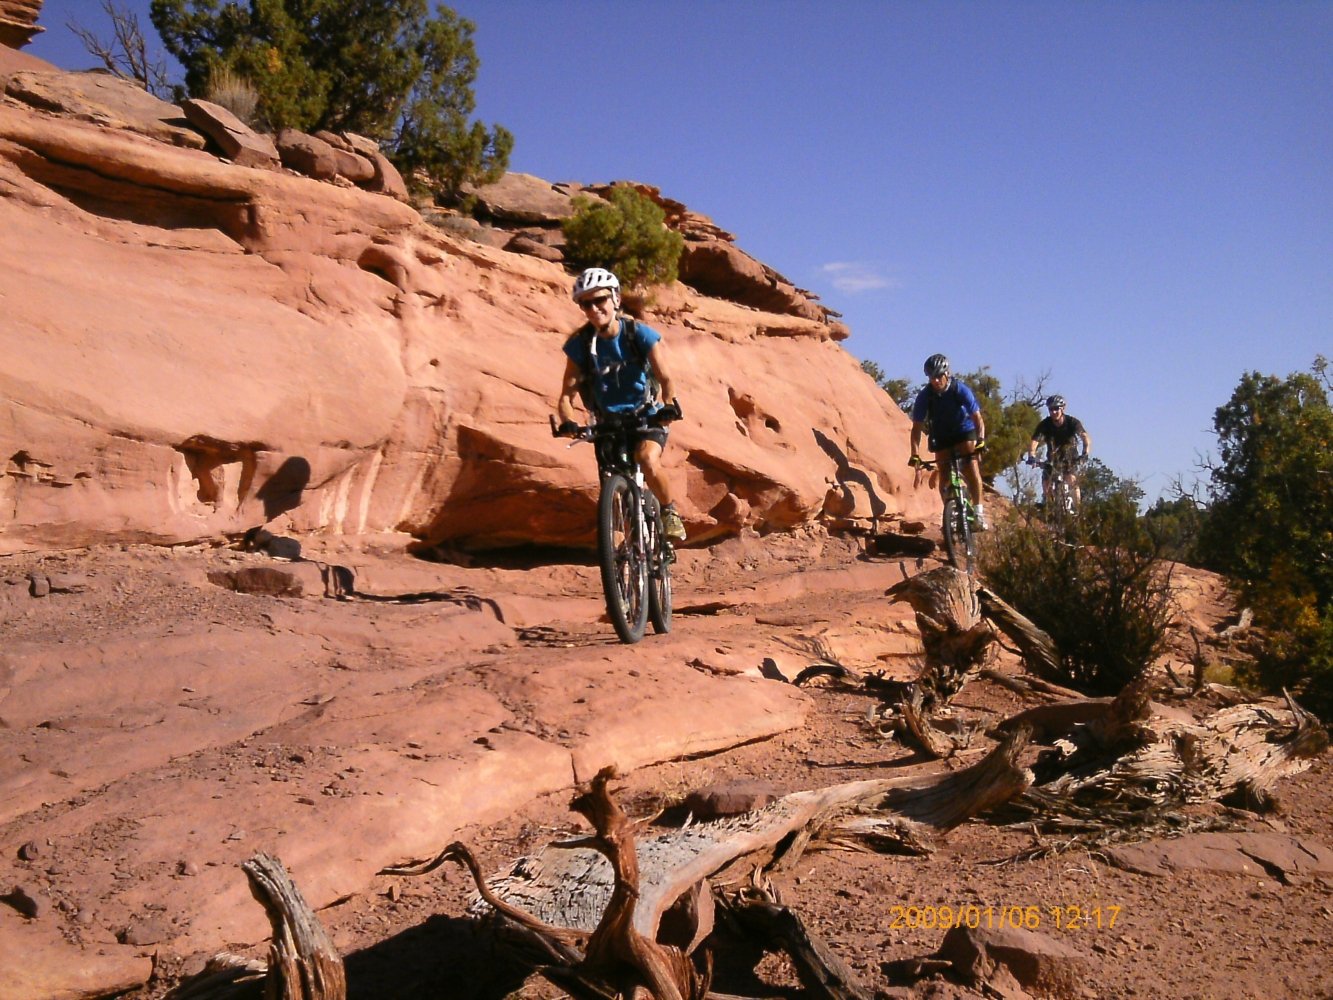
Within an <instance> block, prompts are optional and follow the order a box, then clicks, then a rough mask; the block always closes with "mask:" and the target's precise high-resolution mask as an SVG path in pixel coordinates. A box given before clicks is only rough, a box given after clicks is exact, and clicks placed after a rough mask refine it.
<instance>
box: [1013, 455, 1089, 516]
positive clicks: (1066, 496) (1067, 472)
mask: <svg viewBox="0 0 1333 1000" xmlns="http://www.w3.org/2000/svg"><path fill="white" fill-rule="evenodd" d="M1027 463H1028V464H1029V465H1035V466H1037V467H1038V468H1040V469H1041V470H1042V481H1043V487H1045V485H1046V484H1049V486H1050V488H1049V489H1044V492H1045V494H1046V502H1045V507H1044V510H1045V514H1046V520H1047V521H1049V522H1050V523H1051V524H1054V525H1062V524H1068V523H1070V522H1072V521H1073V520H1074V518H1075V517H1077V516H1078V492H1077V490H1076V489H1075V485H1074V483H1073V482H1072V481H1071V480H1072V478H1073V477H1074V476H1076V475H1078V472H1079V470H1080V469H1081V468H1082V467H1083V459H1082V458H1068V457H1064V456H1062V455H1061V454H1060V453H1059V452H1056V453H1055V455H1054V456H1050V457H1048V458H1047V460H1046V461H1044V462H1043V461H1039V460H1037V459H1035V458H1030V459H1028V460H1027Z"/></svg>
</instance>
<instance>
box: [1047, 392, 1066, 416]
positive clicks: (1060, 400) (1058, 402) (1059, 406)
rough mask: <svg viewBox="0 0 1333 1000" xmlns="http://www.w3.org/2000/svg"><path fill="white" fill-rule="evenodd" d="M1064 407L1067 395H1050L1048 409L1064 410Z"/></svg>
mask: <svg viewBox="0 0 1333 1000" xmlns="http://www.w3.org/2000/svg"><path fill="white" fill-rule="evenodd" d="M1064 408H1065V397H1064V396H1061V395H1059V394H1058V393H1057V394H1056V395H1054V396H1051V397H1049V398H1048V399H1047V400H1046V409H1048V410H1050V411H1052V412H1054V411H1056V410H1063V409H1064Z"/></svg>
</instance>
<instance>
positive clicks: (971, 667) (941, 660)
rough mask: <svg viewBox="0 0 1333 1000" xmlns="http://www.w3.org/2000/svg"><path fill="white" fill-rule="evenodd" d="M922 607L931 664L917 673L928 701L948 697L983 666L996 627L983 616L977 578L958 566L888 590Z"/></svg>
mask: <svg viewBox="0 0 1333 1000" xmlns="http://www.w3.org/2000/svg"><path fill="white" fill-rule="evenodd" d="M885 595H886V596H887V597H890V598H892V599H893V600H894V601H906V602H907V603H908V604H910V605H911V607H912V610H913V611H914V612H916V625H917V629H918V630H920V632H921V646H922V649H923V650H924V651H925V658H926V664H925V669H924V670H923V671H922V673H921V674H920V676H918V677H917V678H916V683H917V684H919V685H920V686H921V687H922V688H923V689H924V691H925V693H926V699H927V701H928V702H930V701H934V702H938V703H944V702H947V701H948V700H949V699H950V698H952V697H953V696H954V695H955V694H957V693H958V691H959V690H960V689H961V688H962V687H963V685H964V684H966V683H967V681H968V680H969V679H970V678H971V677H972V676H974V675H975V674H976V672H977V671H978V670H980V669H981V666H982V664H983V663H984V662H985V661H986V658H987V656H988V655H989V654H990V651H991V645H992V644H993V643H994V642H995V631H994V629H992V628H991V626H990V624H989V623H988V622H987V621H986V620H985V619H984V618H982V616H981V610H982V609H981V602H980V600H979V598H978V596H977V587H976V583H975V581H974V580H973V578H972V577H971V576H970V575H968V574H967V573H963V572H960V571H959V570H957V569H954V568H953V567H952V566H940V567H938V568H936V569H932V570H928V571H927V572H925V573H918V574H917V575H916V576H912V577H908V578H907V579H906V580H903V581H902V582H901V583H896V584H894V585H893V586H892V587H890V588H889V589H888V590H886V591H885Z"/></svg>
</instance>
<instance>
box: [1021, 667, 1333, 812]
mask: <svg viewBox="0 0 1333 1000" xmlns="http://www.w3.org/2000/svg"><path fill="white" fill-rule="evenodd" d="M1147 694H1148V691H1147V684H1146V682H1142V681H1141V682H1136V683H1135V684H1131V685H1129V686H1128V687H1126V689H1125V690H1124V691H1122V692H1121V693H1120V695H1118V696H1117V697H1116V698H1114V699H1113V700H1110V701H1106V700H1104V699H1099V700H1089V701H1087V702H1072V703H1064V704H1061V705H1049V706H1041V707H1040V708H1038V709H1030V710H1028V711H1026V712H1022V713H1019V715H1017V716H1014V717H1012V718H1011V719H1009V720H1007V721H1006V722H1004V723H1001V725H1000V726H999V727H997V728H998V729H999V731H1005V730H1006V729H1007V728H1008V727H1009V726H1011V725H1020V724H1021V725H1023V726H1032V725H1035V726H1036V727H1037V728H1038V729H1039V731H1041V734H1042V736H1043V742H1047V743H1051V744H1053V748H1052V749H1051V750H1049V751H1046V752H1044V753H1043V754H1042V755H1041V756H1040V757H1039V758H1038V760H1037V762H1036V763H1035V764H1034V765H1033V767H1034V770H1036V772H1037V777H1038V784H1036V785H1034V786H1033V787H1032V788H1030V789H1028V790H1027V791H1026V792H1025V793H1024V794H1023V795H1021V796H1019V797H1018V798H1016V799H1015V800H1013V801H1012V802H1011V803H1010V804H1009V806H1008V808H1009V809H1010V810H1011V811H1014V812H1016V813H1018V814H1019V815H1021V816H1024V817H1025V818H1027V817H1033V816H1035V817H1040V818H1041V819H1042V820H1043V821H1044V822H1045V823H1046V824H1047V825H1048V826H1050V827H1052V828H1068V827H1070V826H1076V827H1078V828H1080V829H1082V830H1084V831H1089V832H1111V831H1115V830H1119V829H1122V828H1125V827H1129V826H1135V825H1140V826H1141V825H1143V824H1145V823H1155V822H1158V821H1159V820H1161V821H1164V820H1165V819H1166V818H1167V817H1168V816H1169V814H1171V813H1173V812H1175V811H1177V810H1179V809H1180V808H1181V807H1183V806H1186V805H1188V804H1191V803H1200V802H1211V801H1220V802H1225V803H1228V804H1231V805H1239V806H1242V807H1244V808H1247V809H1252V810H1257V811H1262V810H1265V809H1268V808H1271V806H1272V805H1273V788H1274V787H1275V786H1276V784H1277V783H1278V781H1279V780H1281V779H1282V778H1284V777H1287V776H1288V775H1291V774H1295V773H1298V772H1300V771H1302V770H1304V769H1305V768H1307V767H1309V766H1310V761H1311V760H1312V759H1313V758H1315V757H1317V756H1318V755H1319V754H1321V753H1323V752H1324V751H1325V750H1326V749H1327V748H1328V732H1327V730H1325V729H1324V727H1323V726H1322V725H1321V724H1320V723H1319V721H1318V720H1317V719H1315V718H1314V716H1312V715H1310V713H1308V712H1306V711H1305V710H1304V709H1303V708H1301V707H1300V706H1299V705H1297V704H1296V703H1295V702H1294V701H1292V700H1291V699H1290V698H1288V699H1287V703H1286V707H1285V709H1284V708H1282V707H1280V706H1279V705H1278V704H1276V703H1267V704H1248V705H1234V706H1231V707H1228V708H1224V709H1222V710H1221V711H1219V712H1216V713H1214V714H1213V715H1211V716H1208V717H1207V718H1205V719H1201V720H1199V721H1197V722H1195V721H1191V720H1190V719H1188V718H1184V719H1182V718H1181V717H1180V715H1179V713H1167V714H1162V713H1161V712H1160V711H1159V708H1160V707H1159V706H1154V705H1153V703H1151V702H1150V701H1149V700H1148V697H1147Z"/></svg>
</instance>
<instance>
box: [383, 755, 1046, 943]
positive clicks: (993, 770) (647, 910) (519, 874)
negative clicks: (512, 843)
mask: <svg viewBox="0 0 1333 1000" xmlns="http://www.w3.org/2000/svg"><path fill="white" fill-rule="evenodd" d="M1026 740H1027V734H1026V733H1013V734H1010V735H1009V736H1008V737H1007V738H1006V739H1005V740H1004V742H1003V743H1001V744H1000V745H999V746H997V747H996V748H995V749H994V750H992V751H991V753H990V754H988V755H987V756H986V757H985V758H984V759H983V760H981V761H978V762H977V763H976V764H973V765H972V766H970V767H967V768H964V769H962V770H958V771H946V772H940V771H937V770H932V771H931V772H930V773H928V774H908V775H903V776H900V777H896V778H883V779H874V780H868V781H854V782H848V783H846V784H841V785H833V786H830V787H828V788H819V789H813V790H811V791H806V792H794V793H792V794H790V795H785V796H783V797H782V798H780V799H778V800H777V801H776V802H774V803H772V804H771V805H768V806H765V807H764V808H763V809H757V810H755V811H754V812H750V813H746V814H744V815H742V816H734V817H728V818H726V819H721V820H716V821H714V822H711V823H697V824H695V825H693V826H689V827H686V828H684V829H680V830H669V831H665V832H662V833H657V834H655V835H653V836H651V837H640V838H638V840H637V842H636V846H637V861H638V869H639V885H638V892H639V897H638V906H637V907H636V909H635V913H634V926H635V927H636V929H637V930H638V932H639V933H640V934H642V935H643V936H644V937H645V938H647V939H649V940H656V939H658V937H659V929H660V925H661V921H662V918H663V915H664V914H665V913H666V911H667V910H669V909H671V908H672V907H673V906H675V904H676V902H677V900H679V899H680V898H681V897H682V896H684V895H686V893H687V892H688V891H689V890H690V889H691V888H692V887H694V886H695V885H697V884H698V883H700V882H703V881H705V880H713V881H728V880H729V878H730V876H729V874H728V873H729V872H740V873H742V874H744V875H746V876H748V875H749V873H750V872H751V871H752V870H753V869H754V868H756V867H767V866H772V865H774V864H776V863H778V862H784V863H791V862H793V861H794V859H795V858H797V857H799V856H800V854H801V853H802V852H803V851H804V850H806V849H807V848H811V849H820V848H825V847H837V848H849V847H856V848H858V849H862V850H881V849H886V848H889V847H892V846H893V845H899V846H900V847H902V846H905V847H906V848H907V849H908V850H913V851H919V850H921V849H923V848H922V845H923V844H924V845H928V844H929V842H930V840H931V839H932V837H933V835H934V834H937V833H939V832H942V831H945V830H949V829H952V828H953V827H955V826H957V825H958V824H959V823H962V822H963V821H964V820H966V819H968V818H969V817H971V816H973V815H975V814H977V813H978V812H982V811H984V810H986V809H989V808H991V807H993V806H995V805H998V804H999V803H1001V802H1004V801H1007V800H1008V799H1011V798H1013V797H1014V796H1015V795H1017V794H1019V792H1021V791H1022V790H1023V789H1024V788H1026V787H1028V785H1030V784H1031V782H1032V774H1031V773H1030V772H1029V771H1028V770H1027V769H1026V768H1022V767H1019V766H1018V764H1017V757H1018V754H1019V753H1020V751H1021V750H1022V748H1023V746H1025V745H1026ZM924 849H926V850H928V849H929V847H928V846H927V847H925V848H924ZM438 861H439V859H438V858H437V859H436V861H434V862H431V863H430V864H429V865H427V866H424V867H423V866H418V867H414V868H399V869H393V871H394V872H395V873H398V874H422V873H424V872H425V871H428V870H430V868H431V867H433V866H435V865H436V864H437V863H438ZM613 886H614V872H613V870H612V867H611V865H610V864H609V863H608V862H607V860H606V858H605V857H604V856H602V855H601V854H600V853H599V852H598V851H596V850H594V849H592V848H590V847H589V846H588V845H587V844H586V843H585V842H582V841H579V842H574V843H555V844H548V845H547V846H546V847H544V848H542V850H541V851H539V852H538V853H537V854H536V855H533V856H530V857H525V858H520V859H519V860H518V861H516V862H515V863H514V864H513V865H512V867H511V868H510V869H509V870H508V871H505V872H503V873H501V874H498V875H495V876H493V877H492V878H490V879H489V880H488V881H487V884H486V888H485V890H484V891H483V893H482V896H483V899H484V900H485V902H479V903H477V904H474V905H473V907H472V912H473V913H476V914H478V915H480V914H483V913H486V912H487V911H489V910H490V909H491V905H492V904H490V899H491V898H492V897H493V898H496V899H498V900H500V901H502V902H503V904H504V905H505V906H506V907H512V908H517V909H519V910H521V911H523V912H524V913H526V914H531V917H530V919H532V920H533V921H536V922H540V923H542V924H543V925H555V926H559V927H565V928H571V929H581V930H582V931H583V932H584V933H588V932H590V931H591V930H592V929H593V927H594V926H595V925H596V923H597V922H598V920H599V919H600V915H601V914H602V913H604V912H605V911H606V908H607V905H608V904H609V903H610V901H611V898H612V890H613Z"/></svg>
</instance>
